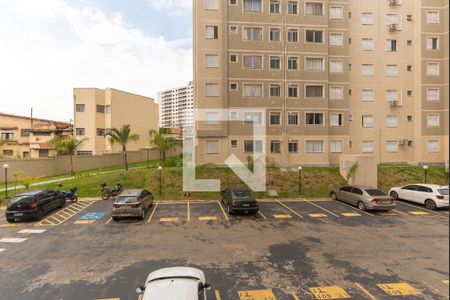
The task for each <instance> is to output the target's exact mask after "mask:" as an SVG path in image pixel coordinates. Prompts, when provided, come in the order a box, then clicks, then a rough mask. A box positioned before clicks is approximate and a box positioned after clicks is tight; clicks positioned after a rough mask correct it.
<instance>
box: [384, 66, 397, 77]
mask: <svg viewBox="0 0 450 300" xmlns="http://www.w3.org/2000/svg"><path fill="white" fill-rule="evenodd" d="M397 75H398V67H397V65H387V66H386V76H388V77H395V76H397Z"/></svg>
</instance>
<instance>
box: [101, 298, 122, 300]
mask: <svg viewBox="0 0 450 300" xmlns="http://www.w3.org/2000/svg"><path fill="white" fill-rule="evenodd" d="M95 300H120V298H97V299H95Z"/></svg>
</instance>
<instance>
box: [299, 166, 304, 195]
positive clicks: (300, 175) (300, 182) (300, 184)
mask: <svg viewBox="0 0 450 300" xmlns="http://www.w3.org/2000/svg"><path fill="white" fill-rule="evenodd" d="M302 170H303V168H302V166H299V167H298V194H299V195H301V194H302Z"/></svg>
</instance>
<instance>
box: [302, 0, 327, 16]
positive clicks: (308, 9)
mask: <svg viewBox="0 0 450 300" xmlns="http://www.w3.org/2000/svg"><path fill="white" fill-rule="evenodd" d="M305 14H306V15H307V16H323V3H316V2H306V4H305Z"/></svg>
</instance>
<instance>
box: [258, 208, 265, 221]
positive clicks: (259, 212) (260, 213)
mask: <svg viewBox="0 0 450 300" xmlns="http://www.w3.org/2000/svg"><path fill="white" fill-rule="evenodd" d="M258 214H259V215H260V216H261V217H263V219H264V220H267V217H266V216H265V215H264V214H263V213H262V212H261V211H260V210H258Z"/></svg>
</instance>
